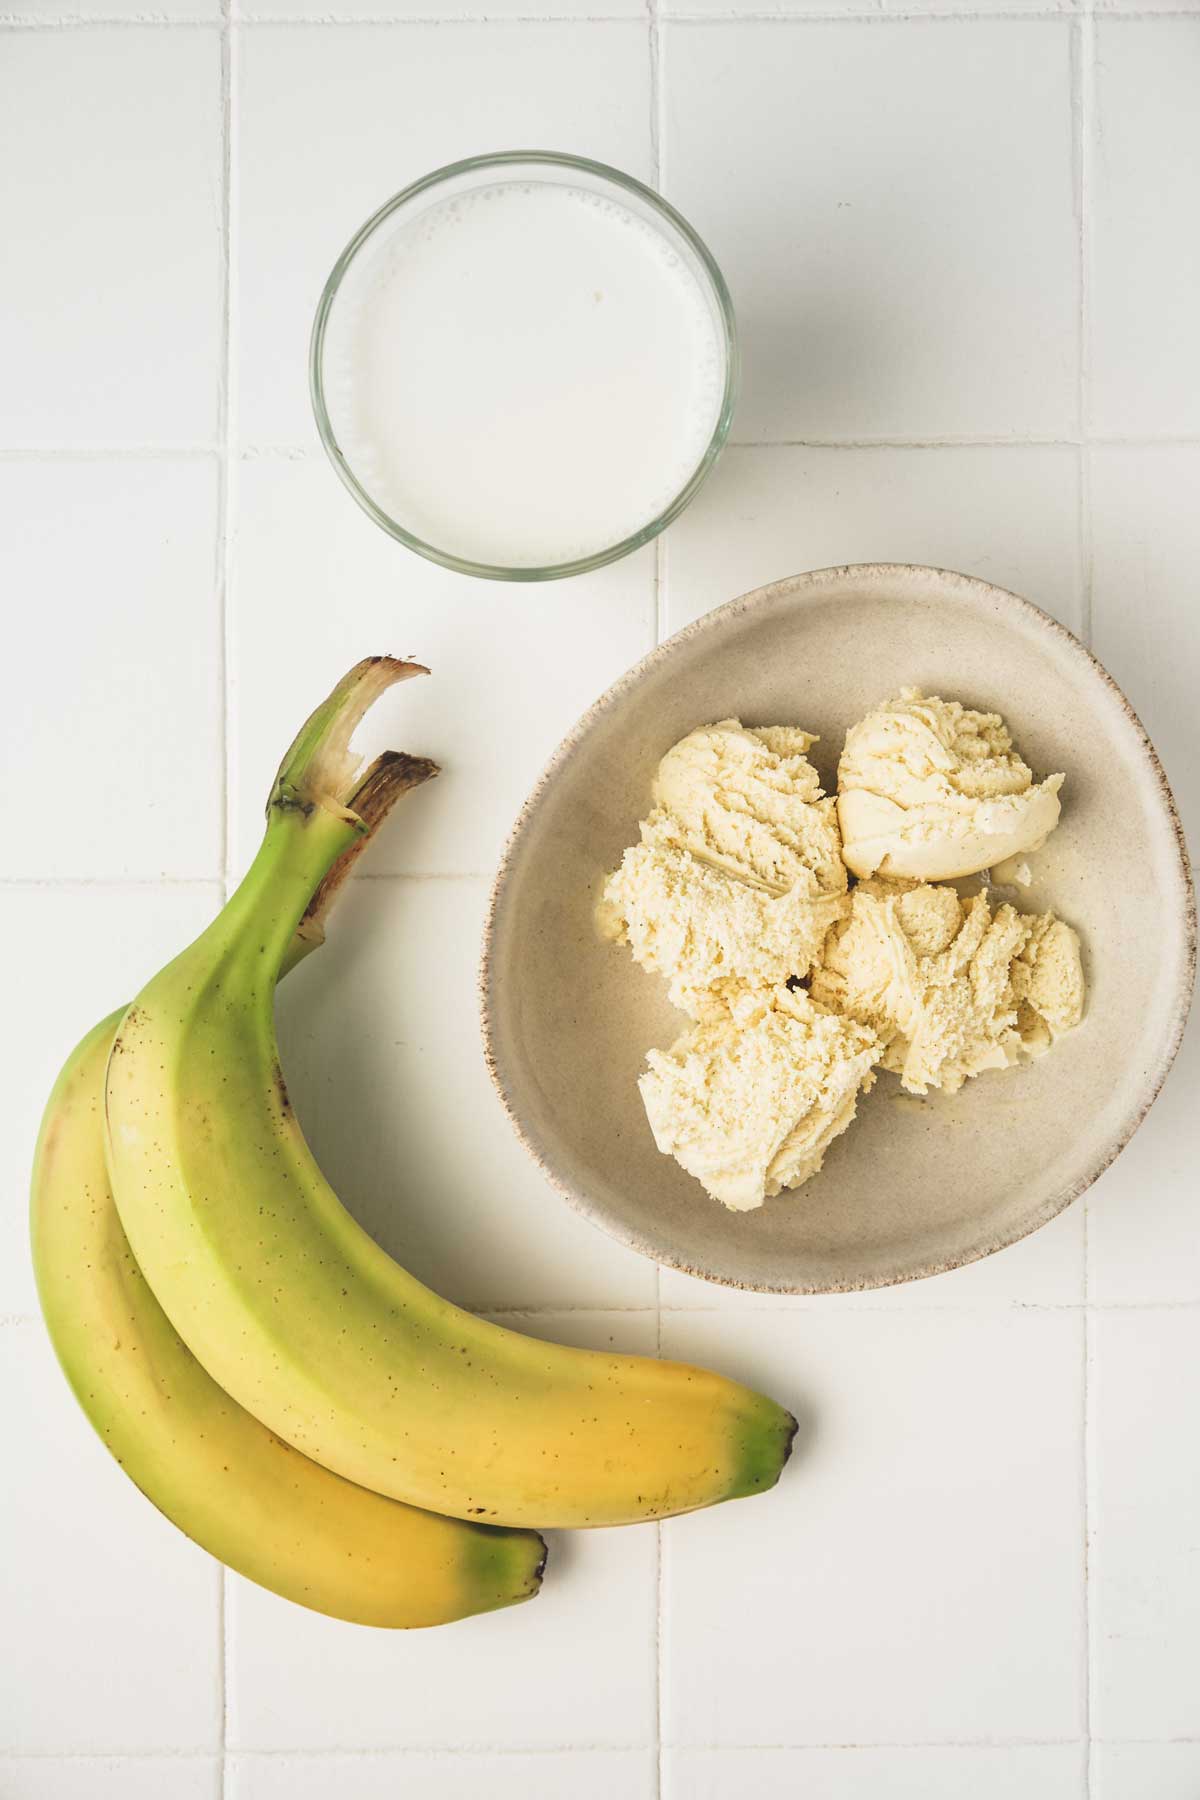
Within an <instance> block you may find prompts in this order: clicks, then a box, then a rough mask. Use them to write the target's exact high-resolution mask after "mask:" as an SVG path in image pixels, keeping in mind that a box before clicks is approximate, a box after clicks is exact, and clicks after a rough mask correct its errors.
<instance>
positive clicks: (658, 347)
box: [326, 180, 725, 567]
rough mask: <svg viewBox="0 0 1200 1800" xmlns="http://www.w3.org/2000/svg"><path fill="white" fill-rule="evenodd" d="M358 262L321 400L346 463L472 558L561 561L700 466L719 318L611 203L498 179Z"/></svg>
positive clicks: (641, 514) (582, 551)
mask: <svg viewBox="0 0 1200 1800" xmlns="http://www.w3.org/2000/svg"><path fill="white" fill-rule="evenodd" d="M384 229H385V232H386V230H387V228H386V227H385V228H384ZM360 262H361V264H362V267H361V270H360V271H356V276H355V280H354V283H353V285H352V286H349V285H348V286H347V287H346V288H344V289H343V295H342V301H343V304H342V306H341V308H340V311H339V309H335V315H334V318H333V319H332V320H331V325H330V331H329V335H328V337H327V341H326V369H327V380H326V393H327V400H328V403H329V407H330V413H331V417H332V419H333V424H334V429H335V432H336V433H337V436H338V438H339V441H340V443H341V445H342V449H343V451H344V452H345V455H346V459H347V461H348V463H349V465H350V467H351V469H352V470H353V471H354V473H355V474H356V475H357V476H358V478H359V480H360V481H361V483H362V485H363V486H364V487H365V488H366V490H367V491H368V493H369V494H370V495H371V497H372V498H373V499H374V500H375V501H376V502H377V503H378V504H379V505H380V506H382V508H383V509H384V511H385V512H387V513H389V514H390V515H391V517H392V518H393V519H395V520H396V521H397V522H398V523H399V524H401V525H403V526H404V527H405V528H406V529H407V530H408V531H411V532H412V533H414V534H415V535H416V536H417V537H419V538H421V539H423V540H424V541H426V542H428V543H430V544H432V545H433V546H435V547H436V548H438V549H440V550H447V551H450V552H452V553H453V554H455V555H457V556H461V557H464V558H468V559H470V560H472V561H476V562H490V563H498V564H501V565H504V566H522V567H529V566H537V565H544V564H550V563H558V562H565V561H569V560H572V559H574V558H576V557H581V556H587V555H590V554H592V553H594V552H597V551H600V550H604V549H607V548H608V547H610V546H611V545H613V544H615V543H617V542H619V541H620V540H621V539H623V538H625V537H628V536H629V535H630V534H631V533H632V532H634V531H636V530H638V529H639V527H641V526H643V525H645V524H647V523H649V521H650V520H651V519H653V518H654V517H655V516H656V515H657V514H658V513H659V512H660V511H661V510H662V509H663V507H665V506H666V505H667V504H668V503H669V502H670V501H671V500H672V499H673V498H674V497H675V495H676V494H677V493H678V492H679V490H680V488H681V487H682V486H683V485H684V483H685V482H686V481H687V480H688V478H689V476H690V475H691V474H692V472H693V470H694V469H695V468H696V465H697V464H698V463H699V461H700V459H701V457H702V456H703V454H704V451H705V449H706V448H707V446H708V443H709V440H710V438H711V436H712V432H713V429H714V426H715V424H716V422H717V418H718V415H719V412H720V407H721V400H722V394H723V389H724V380H725V349H724V340H723V335H722V331H721V326H720V323H719V321H718V319H717V317H716V316H715V314H714V311H713V308H712V304H711V301H710V299H709V297H708V295H707V293H706V292H705V290H704V288H703V287H702V286H701V284H700V282H699V280H698V279H697V277H696V275H695V274H694V273H693V271H692V269H691V267H690V266H689V265H688V263H687V262H685V261H684V259H683V258H682V256H681V255H680V254H679V252H678V251H677V249H676V248H675V246H674V245H673V244H671V243H670V242H669V241H668V240H667V239H666V238H664V237H663V236H662V235H661V234H660V233H659V232H658V231H657V230H655V229H654V228H653V227H652V226H651V225H648V224H646V223H644V222H643V221H642V220H641V219H639V218H638V217H636V216H635V214H634V213H633V212H631V211H629V210H628V209H627V208H625V207H624V206H622V205H621V204H620V203H618V202H616V201H614V200H612V199H609V198H607V197H605V196H601V195H597V194H594V193H591V192H588V191H587V190H585V189H583V188H575V187H566V186H562V185H560V184H556V183H552V182H540V181H528V180H521V181H507V182H505V181H500V182H497V183H495V184H494V185H492V186H489V187H485V188H480V189H477V190H475V191H474V192H473V193H470V194H466V195H463V196H461V197H459V198H450V199H444V200H441V201H439V202H437V203H436V204H434V205H433V206H431V207H430V208H429V209H428V210H427V211H426V212H424V213H423V214H421V215H420V216H418V217H415V218H412V219H409V220H406V221H405V222H403V223H402V224H400V225H399V226H398V227H396V228H394V229H393V230H392V231H391V234H390V235H388V236H386V237H385V240H384V241H382V242H380V243H379V244H378V245H377V246H376V247H375V248H374V250H370V249H368V250H366V251H364V252H363V253H362V255H361V257H360Z"/></svg>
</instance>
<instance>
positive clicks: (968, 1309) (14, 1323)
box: [0, 1294, 1200, 1742]
mask: <svg viewBox="0 0 1200 1800" xmlns="http://www.w3.org/2000/svg"><path fill="white" fill-rule="evenodd" d="M843 1299H846V1296H845V1295H839V1294H794V1295H791V1296H790V1297H789V1296H787V1295H783V1296H781V1297H780V1298H779V1299H778V1301H777V1302H776V1303H775V1304H773V1305H772V1304H770V1303H769V1302H768V1303H767V1304H764V1305H762V1306H746V1307H744V1308H740V1307H737V1306H672V1305H670V1304H669V1303H668V1304H667V1305H664V1306H663V1307H662V1308H661V1313H662V1315H664V1316H666V1317H668V1318H670V1317H678V1318H693V1317H695V1316H696V1315H701V1316H703V1317H707V1316H708V1315H709V1314H714V1315H720V1316H721V1317H724V1318H753V1317H757V1316H759V1315H767V1314H770V1313H785V1314H789V1315H790V1316H791V1317H793V1318H799V1317H804V1318H812V1319H831V1318H834V1317H838V1316H840V1317H841V1318H861V1317H863V1316H864V1315H865V1316H867V1317H869V1318H881V1317H882V1318H891V1319H898V1320H903V1319H929V1318H950V1319H954V1318H973V1319H978V1318H980V1317H981V1316H982V1317H985V1318H989V1319H994V1318H996V1317H999V1316H1001V1315H1004V1314H1008V1313H1033V1314H1040V1313H1079V1314H1080V1315H1081V1316H1083V1315H1084V1314H1087V1315H1088V1316H1089V1317H1090V1318H1091V1319H1093V1320H1094V1319H1095V1318H1097V1317H1104V1316H1105V1315H1107V1314H1110V1313H1126V1312H1140V1313H1156V1312H1157V1313H1161V1312H1200V1300H1126V1301H1116V1300H1114V1301H1105V1302H1093V1303H1092V1304H1090V1305H1088V1306H1086V1307H1085V1306H1083V1305H1082V1304H1080V1303H1078V1302H1075V1303H1068V1302H1059V1303H1050V1302H1033V1301H1025V1300H977V1301H975V1302H974V1303H973V1304H971V1305H968V1304H967V1303H966V1302H963V1303H962V1304H960V1305H955V1306H939V1305H937V1304H936V1303H934V1302H933V1301H930V1302H929V1304H928V1305H915V1304H914V1305H911V1306H908V1305H906V1306H900V1305H895V1306H851V1305H846V1306H844V1307H843V1308H842V1309H841V1312H840V1314H839V1313H838V1312H837V1310H836V1308H835V1307H834V1306H833V1305H829V1306H826V1305H824V1304H821V1305H811V1304H810V1303H811V1302H813V1301H819V1302H822V1303H823V1302H825V1301H831V1302H835V1301H838V1300H843ZM455 1304H456V1305H458V1306H461V1307H462V1308H463V1309H464V1310H465V1311H467V1312H471V1313H478V1314H479V1315H480V1316H481V1317H486V1318H489V1319H537V1318H559V1317H566V1316H568V1315H569V1314H572V1313H579V1314H581V1315H582V1316H584V1317H588V1318H595V1317H604V1318H608V1317H615V1316H621V1317H625V1316H637V1317H639V1318H640V1317H642V1316H651V1315H654V1314H656V1313H658V1312H659V1310H660V1309H659V1308H657V1307H656V1306H655V1305H654V1303H653V1302H649V1303H648V1304H647V1305H645V1306H622V1305H617V1304H615V1303H609V1304H608V1305H606V1304H605V1303H604V1302H603V1301H588V1302H587V1303H586V1304H585V1305H584V1304H579V1303H578V1302H575V1301H570V1300H560V1301H557V1302H555V1303H553V1304H542V1303H537V1304H534V1303H532V1302H531V1303H530V1304H529V1305H527V1306H497V1305H493V1304H492V1302H491V1301H490V1300H481V1299H479V1298H478V1297H477V1296H476V1297H475V1298H472V1297H471V1296H470V1295H467V1296H466V1297H465V1298H462V1299H457V1300H456V1301H455ZM41 1322H42V1317H41V1314H40V1313H23V1312H9V1313H0V1331H3V1330H6V1329H8V1330H22V1329H25V1328H28V1327H37V1326H40V1325H41ZM1121 1741H1122V1742H1124V1741H1125V1740H1124V1739H1122V1740H1121ZM1129 1741H1130V1742H1132V1741H1134V1740H1132V1739H1131V1740H1129ZM1136 1741H1138V1742H1142V1741H1143V1740H1141V1739H1138V1740H1136ZM1145 1741H1146V1742H1151V1741H1152V1740H1150V1739H1146V1740H1145ZM1197 1741H1200V1739H1198V1740H1197Z"/></svg>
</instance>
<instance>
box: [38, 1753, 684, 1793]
mask: <svg viewBox="0 0 1200 1800" xmlns="http://www.w3.org/2000/svg"><path fill="white" fill-rule="evenodd" d="M655 1762H656V1758H655V1756H654V1753H653V1751H651V1750H569V1751H566V1752H563V1753H561V1754H559V1753H557V1752H555V1751H548V1752H547V1751H544V1752H542V1753H540V1754H538V1755H533V1756H521V1755H520V1754H516V1755H513V1754H507V1755H503V1756H489V1755H487V1753H486V1752H478V1753H476V1754H474V1755H472V1754H470V1753H467V1752H463V1751H457V1752H438V1753H435V1754H422V1753H421V1752H420V1751H419V1750H412V1751H405V1752H404V1753H402V1754H401V1755H398V1756H354V1757H338V1756H321V1757H308V1758H305V1757H299V1756H261V1757H256V1756H235V1757H233V1758H232V1759H231V1762H230V1771H229V1792H228V1795H227V1800H329V1797H330V1795H331V1794H340V1795H344V1796H345V1800H564V1797H565V1796H568V1795H569V1796H570V1800H655V1775H656V1769H655ZM36 1800H41V1797H40V1796H37V1797H36Z"/></svg>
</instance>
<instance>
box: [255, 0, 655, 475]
mask: <svg viewBox="0 0 1200 1800" xmlns="http://www.w3.org/2000/svg"><path fill="white" fill-rule="evenodd" d="M434 10H435V12H436V10H437V9H436V8H435V9H434ZM582 69H586V71H587V79H586V81H581V80H580V79H579V75H580V71H581V70H582ZM238 107H239V128H238V180H239V205H238V218H239V227H238V257H239V299H238V332H239V341H240V363H239V367H240V377H239V381H240V386H239V399H238V407H239V419H240V429H241V436H242V441H243V442H244V443H250V444H263V443H309V442H311V441H313V439H314V432H313V427H312V423H311V417H310V412H309V406H308V399H307V392H306V387H305V383H304V381H303V380H302V379H300V378H299V375H298V371H301V370H303V368H304V366H305V358H306V355H307V346H308V334H309V329H310V327H311V325H312V316H313V312H314V311H315V309H316V304H317V299H318V296H319V294H320V292H321V286H322V283H323V282H324V280H325V277H326V276H327V275H328V273H329V271H330V269H331V268H332V266H333V263H334V260H335V258H336V257H337V256H339V255H340V254H341V251H342V250H343V249H344V248H345V246H346V244H347V242H348V241H349V239H350V238H351V237H352V236H353V234H354V232H355V231H357V229H358V227H359V226H360V225H361V224H362V222H363V220H364V219H365V218H367V217H368V216H369V215H370V214H371V213H372V212H374V210H375V208H376V207H377V206H381V205H382V204H383V202H384V201H385V200H386V199H387V198H388V197H389V195H391V194H394V193H395V192H396V191H397V190H398V189H400V188H402V187H405V186H406V185H407V184H408V183H409V182H410V181H415V180H416V179H417V177H418V176H419V175H424V174H426V173H427V172H428V171H429V170H430V169H436V168H438V167H439V166H440V165H441V164H442V163H446V162H452V161H454V160H456V159H457V158H458V157H461V156H463V155H469V154H477V153H480V152H484V151H489V150H511V149H514V148H523V147H526V146H529V145H534V146H536V147H538V148H545V149H553V150H561V149H565V150H573V151H576V152H578V153H581V154H583V155H585V156H595V157H599V158H600V160H601V161H604V162H612V163H616V164H618V165H619V166H620V167H622V168H625V169H628V170H629V171H630V173H631V174H634V175H641V176H645V175H646V174H648V173H649V168H650V130H649V121H650V102H649V63H648V58H647V54H646V31H645V28H644V26H642V25H639V24H636V23H634V22H633V21H618V22H617V23H615V24H597V25H592V24H583V23H581V24H578V25H576V26H570V25H563V24H515V23H504V22H503V21H501V22H498V23H496V24H494V25H491V26H485V25H479V24H474V25H459V24H454V23H452V22H447V23H446V24H441V25H413V26H411V27H408V28H406V29H404V30H399V31H398V30H395V29H392V28H390V27H379V28H374V29H372V28H371V27H370V26H361V27H360V26H355V27H335V28H331V29H328V30H322V29H320V28H306V29H296V30H288V29H286V28H284V29H280V28H277V27H263V28H262V29H253V28H248V29H246V30H245V31H244V32H243V33H242V44H241V61H240V68H239V74H238Z"/></svg>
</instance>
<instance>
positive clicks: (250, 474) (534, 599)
mask: <svg viewBox="0 0 1200 1800" xmlns="http://www.w3.org/2000/svg"><path fill="white" fill-rule="evenodd" d="M238 481H239V494H238V502H237V569H236V578H235V587H234V597H233V617H232V627H231V635H230V658H231V668H232V674H233V721H232V729H233V743H234V755H235V786H234V803H235V807H236V817H235V822H234V829H233V843H234V850H235V857H236V859H237V861H238V862H239V864H240V865H241V866H244V865H245V863H246V862H247V861H248V859H249V857H250V856H251V855H252V854H253V852H254V850H255V849H256V847H257V845H258V841H259V837H260V834H261V830H262V809H263V805H264V802H265V799H266V795H267V792H268V789H269V787H270V783H271V778H272V776H273V775H274V773H275V769H276V766H277V764H278V761H279V757H280V756H281V754H282V752H283V751H284V749H285V748H286V747H287V745H288V743H289V742H290V741H291V738H292V735H293V734H294V732H295V730H296V728H297V726H298V725H299V723H300V721H301V720H302V719H303V718H304V716H305V714H306V712H308V710H309V709H310V708H311V707H312V706H314V705H315V704H316V703H317V701H318V700H319V699H321V698H322V696H323V695H324V694H325V693H327V692H328V690H329V689H330V688H331V687H332V686H333V683H334V682H335V681H336V680H337V679H338V677H339V676H340V675H342V674H343V673H344V671H345V670H346V669H348V668H349V667H350V665H351V664H352V663H353V662H355V661H357V659H358V658H359V657H360V656H366V655H370V654H374V653H378V652H391V653H394V654H397V655H411V656H413V657H415V658H416V660H417V661H419V662H423V663H425V664H427V665H428V667H429V668H430V669H431V671H432V674H431V675H430V676H428V677H426V676H421V677H419V678H417V679H415V680H412V681H409V682H406V683H405V684H404V685H403V686H402V687H400V688H398V689H397V690H396V691H395V692H394V693H393V694H390V695H388V696H387V698H386V699H385V700H383V701H381V702H380V703H379V704H378V706H376V707H375V708H374V710H373V711H372V713H371V715H370V716H369V717H368V718H367V719H366V720H365V721H364V723H363V727H362V730H361V732H360V736H359V741H360V742H361V743H362V744H363V746H364V747H367V748H369V749H370V750H371V751H372V753H373V752H374V751H375V750H378V749H382V748H384V747H385V746H388V745H390V746H391V747H392V748H394V749H404V750H412V751H417V752H420V753H421V754H423V755H427V756H432V757H434V758H435V759H436V760H437V762H438V763H440V764H441V767H442V773H441V774H440V775H439V776H438V778H437V780H436V781H435V782H432V783H430V784H429V786H428V787H426V788H425V789H424V790H423V791H421V792H420V793H418V794H416V795H413V796H412V797H410V798H409V799H407V800H405V801H404V802H403V805H402V807H401V808H400V809H399V810H398V811H397V813H396V814H395V816H394V817H393V818H392V819H391V820H390V821H389V823H388V827H387V830H386V832H384V833H382V834H381V837H380V842H379V843H378V844H377V845H375V846H374V848H373V850H372V851H371V853H370V855H371V862H370V867H371V868H373V869H374V870H376V871H377V872H378V871H382V870H388V871H392V872H400V873H405V874H410V873H416V874H430V873H435V874H445V873H448V872H449V873H460V874H461V873H474V874H482V873H485V872H487V871H489V870H491V869H492V868H493V867H494V865H495V863H496V860H497V858H498V856H499V854H500V850H501V847H502V846H503V843H504V840H505V838H506V837H507V835H508V831H509V829H510V827H511V825H512V823H513V820H514V818H515V817H516V814H517V812H518V811H519V809H520V807H521V805H522V803H523V801H524V799H525V796H526V794H527V793H528V792H529V789H530V788H531V787H532V786H533V783H534V781H535V780H536V779H537V776H538V775H539V773H540V772H541V769H542V767H543V765H544V763H545V762H546V760H547V759H548V757H549V756H550V754H551V752H552V751H553V750H554V749H555V747H556V746H557V744H558V742H559V740H560V739H561V738H562V737H563V736H564V735H565V734H566V732H567V731H569V730H570V728H571V726H572V725H573V724H574V723H575V720H576V719H577V717H578V716H579V714H580V713H581V712H582V711H583V709H584V708H585V707H586V706H588V705H589V704H590V703H591V701H592V700H594V699H595V698H596V696H597V695H598V694H599V693H601V692H602V690H603V689H604V688H605V687H607V686H608V684H609V683H610V682H611V681H614V680H615V679H616V678H617V676H618V675H620V674H622V673H623V672H624V670H625V669H626V668H628V666H629V664H630V663H632V662H636V661H637V659H638V657H640V656H642V655H644V654H645V653H646V651H648V650H649V649H650V648H651V647H652V645H653V642H654V626H653V620H654V592H653V567H654V564H653V552H652V551H651V550H644V551H641V552H639V553H638V554H637V555H636V556H633V557H627V558H626V559H625V560H624V561H623V562H619V563H614V564H612V565H611V566H610V567H609V568H607V569H600V570H598V571H597V572H596V573H595V574H593V575H587V576H581V577H578V578H576V579H575V580H572V581H565V582H560V581H551V582H545V583H541V584H538V585H536V586H532V587H528V588H522V589H516V590H514V589H512V588H511V587H509V586H508V585H507V584H505V583H501V582H489V581H474V580H471V579H470V578H469V577H467V576H461V575H453V574H451V573H450V571H449V570H446V569H439V568H436V567H435V566H434V565H433V564H432V563H428V562H425V561H424V560H423V558H421V557H419V556H414V555H413V554H412V553H411V552H409V551H408V550H405V549H404V548H403V547H402V546H401V545H399V544H397V543H395V542H394V541H393V540H392V539H391V538H389V537H388V536H386V534H385V533H384V532H382V531H380V530H379V529H378V528H377V527H376V526H375V525H374V524H373V523H372V522H371V521H370V520H369V519H368V518H367V517H366V515H365V513H363V512H361V511H360V510H359V508H358V507H357V506H356V505H355V503H354V501H353V500H352V499H351V498H350V496H349V494H347V493H346V492H345V490H344V489H343V488H342V486H341V483H340V482H339V481H338V480H337V477H336V476H335V475H334V473H333V470H332V469H331V468H329V467H328V466H327V464H326V462H325V459H324V457H323V456H320V455H317V456H314V457H312V458H306V459H305V460H303V461H299V462H297V461H288V460H284V459H282V458H276V457H272V458H265V459H261V460H251V461H247V462H244V463H242V464H241V466H240V468H239V471H238ZM289 617H297V618H301V619H303V621H304V626H303V630H302V631H291V630H288V629H287V621H288V619H289ZM285 646H286V647H285Z"/></svg>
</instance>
